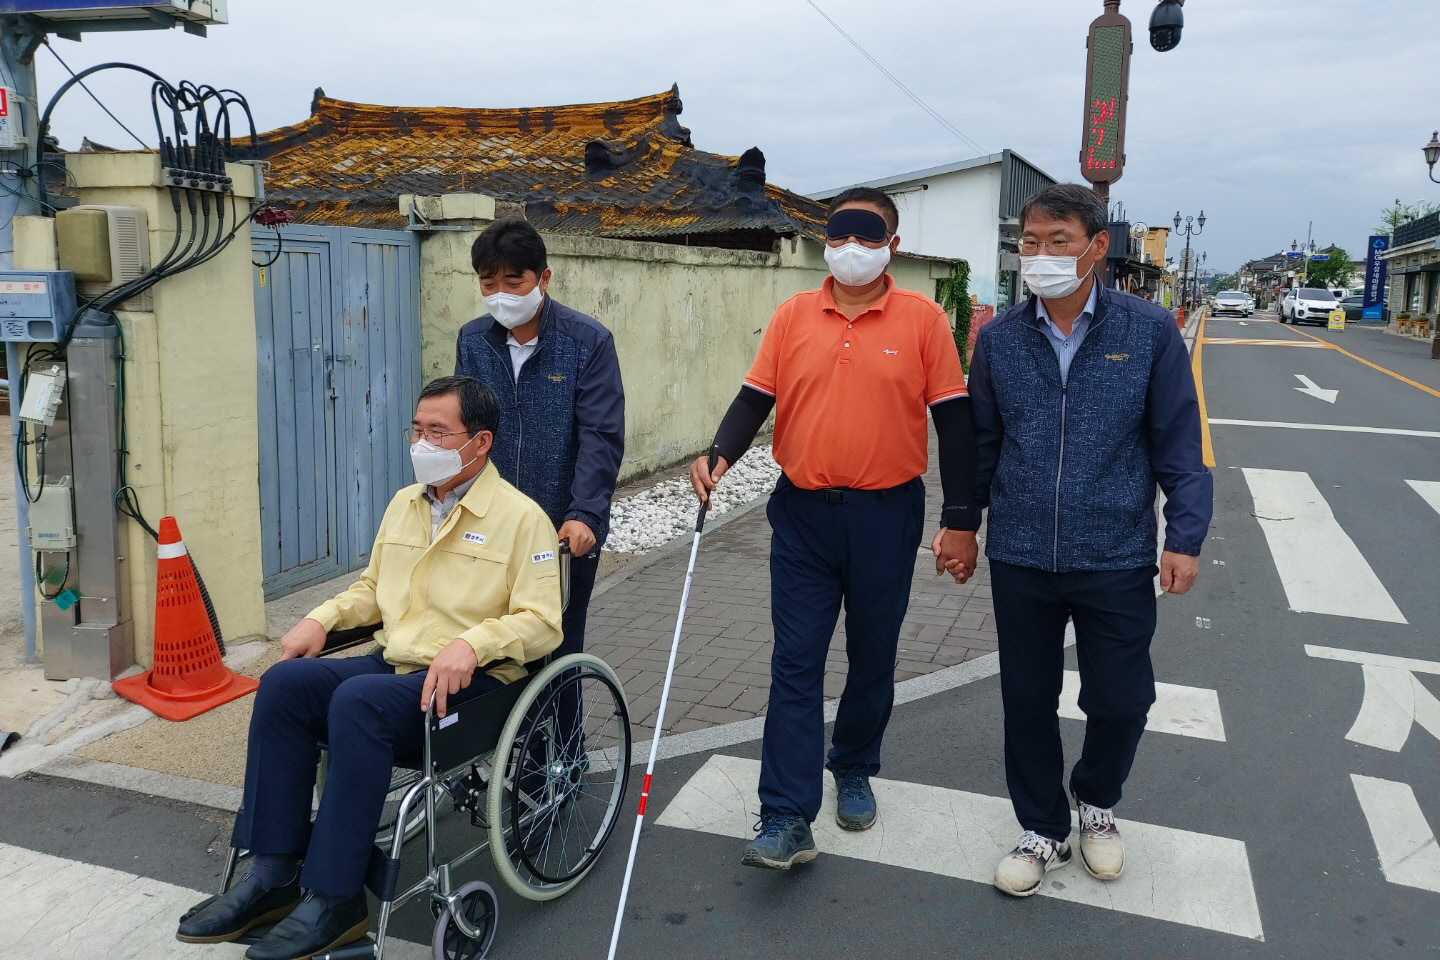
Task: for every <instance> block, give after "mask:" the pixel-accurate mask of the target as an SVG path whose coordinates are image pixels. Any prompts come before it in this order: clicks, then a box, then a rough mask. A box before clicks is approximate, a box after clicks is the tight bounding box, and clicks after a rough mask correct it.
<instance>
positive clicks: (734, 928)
mask: <svg viewBox="0 0 1440 960" xmlns="http://www.w3.org/2000/svg"><path fill="white" fill-rule="evenodd" d="M1306 334H1309V336H1308V337H1307V336H1306ZM1252 340H1253V341H1259V342H1257V343H1245V342H1227V341H1252ZM1296 343H1305V344H1316V345H1313V346H1293V345H1292V346H1286V345H1281V344H1296ZM1336 346H1338V347H1340V348H1343V351H1345V352H1342V351H1341V350H1339V349H1334V348H1333V347H1336ZM1200 351H1201V352H1200V357H1201V359H1200V364H1201V367H1202V371H1203V383H1204V392H1205V403H1206V412H1207V415H1208V418H1209V431H1210V435H1211V440H1212V446H1213V451H1214V459H1215V467H1214V470H1215V479H1216V485H1215V487H1216V504H1215V506H1216V519H1215V523H1214V525H1213V527H1212V530H1211V538H1210V541H1209V543H1208V544H1207V547H1206V550H1205V553H1204V556H1203V557H1202V569H1201V578H1200V581H1199V583H1198V585H1197V587H1196V588H1195V590H1194V591H1192V592H1191V593H1190V594H1188V595H1186V596H1184V597H1168V596H1167V597H1162V598H1161V599H1160V601H1159V602H1160V625H1159V629H1158V632H1157V636H1156V641H1155V646H1154V659H1155V665H1156V675H1157V678H1158V679H1159V680H1160V681H1162V682H1163V683H1164V684H1168V685H1171V686H1169V687H1167V688H1166V689H1165V690H1164V691H1163V692H1162V698H1161V700H1162V702H1161V703H1157V708H1156V710H1155V711H1153V712H1152V717H1151V721H1152V730H1151V732H1150V733H1148V734H1147V735H1146V737H1145V739H1144V740H1143V742H1142V744H1141V748H1140V754H1139V757H1138V759H1137V762H1136V765H1135V769H1134V772H1133V774H1132V776H1131V779H1130V781H1129V783H1128V785H1127V790H1126V796H1125V798H1124V800H1123V801H1122V802H1121V804H1120V805H1119V806H1118V807H1117V814H1118V816H1119V817H1120V819H1121V826H1122V830H1126V831H1127V833H1126V835H1127V837H1129V838H1130V847H1129V849H1130V854H1131V861H1130V866H1129V868H1128V869H1127V875H1126V877H1124V878H1123V879H1122V880H1120V881H1119V882H1117V883H1115V884H1113V885H1101V884H1100V883H1099V882H1098V881H1095V880H1093V879H1091V878H1090V877H1089V876H1087V875H1086V874H1085V873H1084V871H1083V870H1082V869H1081V868H1080V867H1079V866H1078V865H1074V864H1072V865H1071V866H1070V867H1068V868H1066V869H1064V870H1062V871H1059V872H1056V873H1054V874H1052V875H1051V879H1050V880H1049V881H1048V882H1047V889H1046V895H1044V896H1038V897H1033V898H1030V899H1028V900H1013V899H1010V898H1007V897H1004V896H1003V895H1001V894H999V893H998V892H997V891H995V890H994V889H993V888H992V887H991V886H990V885H989V884H988V882H987V879H988V875H989V873H990V872H991V871H992V870H993V867H994V862H995V858H997V857H998V856H999V855H1000V854H1001V853H1003V852H1004V850H1005V849H1006V848H1008V846H1009V844H1010V843H1012V842H1013V840H1014V838H1015V835H1016V834H1018V828H1017V827H1015V825H1014V824H1013V820H1009V819H1008V803H1006V802H1005V801H1004V800H1003V798H1004V797H1005V783H1004V773H1003V767H1002V764H1001V762H1000V757H1001V743H1000V701H999V685H998V678H997V677H996V676H994V675H993V672H991V673H989V674H987V673H986V672H985V664H984V663H980V664H979V665H978V666H977V667H976V668H975V669H971V670H970V672H969V673H968V674H965V675H963V676H961V675H959V674H957V675H956V676H957V680H956V683H955V685H954V686H953V688H952V689H949V690H946V691H944V692H941V693H938V694H936V695H934V696H930V697H927V698H924V699H920V700H916V701H914V702H911V703H908V704H903V705H901V706H899V707H897V709H896V711H895V715H894V719H893V721H892V724H891V727H890V731H889V734H888V736H887V745H886V764H885V769H884V770H883V771H882V774H881V776H882V778H884V782H882V783H880V784H879V785H878V787H877V790H878V792H879V794H880V801H881V819H880V823H879V825H877V827H876V828H875V830H874V831H871V832H870V833H869V834H862V835H855V836H846V837H839V836H834V835H833V831H827V832H824V833H822V835H821V837H820V844H821V849H822V851H823V852H822V855H821V856H820V858H819V859H818V860H817V861H815V862H814V863H813V864H811V865H809V866H807V867H804V868H801V869H797V870H794V871H792V872H790V873H789V874H781V873H773V872H768V871H758V870H752V869H747V868H744V867H741V866H740V865H739V855H740V851H741V847H742V843H743V841H742V840H741V839H739V837H740V835H742V834H743V833H744V830H745V828H746V827H748V825H749V819H750V818H751V817H752V816H753V810H754V798H753V776H751V774H750V771H751V769H752V768H751V766H750V764H751V763H752V762H753V760H754V759H755V758H757V757H758V743H757V742H755V741H748V742H742V743H738V744H733V745H727V746H722V747H717V748H715V749H707V750H701V751H700V752H697V753H694V754H691V755H688V756H681V757H677V758H675V759H671V760H667V761H664V762H662V763H661V764H660V766H659V767H658V768H657V770H656V774H655V780H654V789H653V791H652V796H651V800H650V806H649V816H648V819H647V825H646V828H645V834H644V836H643V837H642V840H641V845H640V856H639V861H638V864H637V867H636V873H635V880H634V883H633V886H632V890H631V894H630V907H629V909H628V910H627V917H626V923H625V928H624V937H623V940H622V948H621V951H620V955H621V956H624V957H637V958H640V957H644V958H650V957H655V958H660V957H687V958H693V960H708V958H734V957H772V956H787V957H801V958H803V957H816V958H819V957H835V956H840V957H862V956H900V957H909V958H915V960H920V958H929V957H935V958H941V957H944V958H950V957H953V956H956V955H966V956H978V957H1015V956H1038V957H1059V956H1082V957H1086V956H1113V957H1134V958H1141V957H1145V958H1149V957H1156V956H1164V957H1207V958H1209V957H1275V958H1280V957H1306V958H1332V957H1333V958H1348V957H1425V956H1435V955H1437V954H1440V919H1437V918H1440V909H1437V908H1440V851H1437V847H1436V841H1435V836H1434V831H1435V829H1436V828H1437V827H1440V790H1437V787H1440V742H1437V740H1440V702H1437V701H1436V700H1435V696H1436V694H1437V693H1440V662H1437V661H1440V648H1437V639H1440V638H1437V635H1436V629H1435V625H1436V624H1437V623H1440V595H1437V592H1436V590H1435V574H1436V562H1437V559H1440V556H1437V553H1440V551H1437V546H1436V545H1437V544H1440V435H1426V434H1440V415H1437V414H1440V363H1432V362H1431V361H1429V360H1428V358H1427V357H1426V356H1425V355H1422V354H1421V345H1420V344H1418V343H1417V342H1414V341H1406V340H1403V339H1401V338H1393V337H1389V336H1385V335H1383V334H1379V333H1376V332H1373V331H1366V330H1350V331H1346V332H1343V333H1341V332H1332V331H1322V330H1319V329H1317V328H1302V329H1301V330H1298V331H1297V330H1295V329H1292V328H1289V327H1282V326H1280V325H1278V324H1275V323H1273V322H1268V321H1267V319H1266V318H1265V317H1264V316H1261V317H1255V318H1250V319H1248V320H1247V321H1246V322H1245V323H1244V324H1243V325H1242V324H1241V323H1240V322H1239V321H1233V320H1219V321H1215V320H1212V321H1208V322H1207V324H1206V328H1205V330H1204V332H1203V337H1202V341H1201V343H1200ZM1347 354H1348V355H1347ZM1362 359H1363V360H1368V361H1369V362H1370V364H1373V365H1374V366H1371V365H1367V364H1366V363H1365V362H1362ZM1377 366H1378V367H1382V368H1384V370H1381V369H1376V367H1377ZM1385 371H1390V373H1387V372H1385ZM1392 373H1393V374H1398V375H1399V376H1400V377H1404V378H1406V379H1408V380H1410V381H1413V383H1407V382H1405V381H1404V380H1401V379H1398V378H1397V376H1393V375H1391V374H1392ZM1297 375H1300V376H1304V377H1306V378H1308V380H1309V381H1310V384H1313V389H1312V387H1311V386H1309V385H1307V384H1306V383H1305V382H1304V381H1302V380H1300V379H1298V377H1297ZM1299 387H1304V388H1305V392H1302V391H1301V390H1300V389H1297V388H1299ZM1329 390H1338V391H1339V392H1338V394H1336V395H1335V397H1334V402H1333V403H1332V402H1330V401H1329V400H1327V399H1324V398H1323V394H1324V392H1325V391H1329ZM1427 390H1428V391H1433V392H1427ZM1315 393H1320V394H1322V396H1317V395H1314V394H1315ZM1218 421H1227V422H1218ZM1237 421H1239V422H1237ZM1276 424H1290V425H1296V424H1299V425H1306V426H1304V427H1302V428H1296V427H1294V426H1282V425H1276ZM1327 426H1329V427H1334V426H1340V427H1348V428H1363V429H1350V430H1333V429H1317V427H1327ZM1377 430H1378V431H1403V432H1374V431H1377ZM676 586H677V594H678V587H679V584H677V585H676ZM1386 658H1389V659H1386ZM1427 665H1428V666H1427ZM1432 668H1433V670H1432ZM1070 669H1074V664H1073V651H1072V653H1071V664H1070ZM1427 671H1430V672H1427ZM967 678H968V679H969V680H970V682H965V683H959V682H958V680H964V679H967ZM1427 698H1428V699H1427ZM1431 703H1434V704H1435V707H1434V710H1433V711H1432V709H1431V707H1430V706H1429V704H1431ZM1362 704H1363V705H1364V708H1363V709H1362ZM1063 730H1064V734H1065V737H1066V747H1067V754H1068V755H1069V756H1071V757H1073V756H1074V755H1075V754H1076V752H1077V751H1078V748H1079V742H1080V737H1081V734H1082V732H1083V724H1082V723H1081V722H1080V721H1079V720H1078V719H1067V720H1065V721H1064V722H1063ZM638 779H639V778H638V771H637V775H636V777H635V778H634V779H633V780H632V786H631V798H630V800H629V802H628V804H627V808H626V814H625V817H624V819H623V820H622V822H621V825H620V827H619V828H618V829H617V830H616V833H615V836H614V838H613V839H612V841H611V847H610V849H609V850H608V851H607V852H606V854H605V856H604V857H603V858H602V861H601V863H600V864H599V865H598V866H597V867H596V869H595V870H594V871H593V872H592V874H591V875H590V876H589V877H588V878H587V879H586V881H585V882H584V883H583V884H581V886H580V887H579V888H577V889H576V890H575V891H574V892H573V893H571V894H570V895H568V896H567V897H566V898H564V899H563V900H560V901H557V902H553V903H544V904H535V903H528V902H524V901H522V900H520V899H519V898H518V897H516V896H514V895H513V894H510V893H508V892H507V891H505V890H503V889H502V890H501V928H500V933H499V937H498V939H497V942H496V946H495V950H494V955H495V956H497V957H501V958H514V957H527V958H540V957H545V958H549V957H555V956H575V957H581V956H589V957H601V956H604V954H605V950H606V946H607V945H608V942H609V935H610V929H611V924H612V922H613V919H614V911H615V904H616V898H617V895H618V891H619V886H620V880H621V875H622V873H623V868H624V857H625V851H626V849H627V846H628V842H629V839H630V830H631V823H632V817H631V814H630V811H631V810H633V803H634V794H635V790H636V786H637V784H636V783H635V781H637V780H638ZM732 795H733V797H732ZM747 796H748V800H747ZM1407 798H1408V799H1407ZM732 800H733V801H734V802H732ZM0 810H4V811H5V815H4V816H3V817H0V844H8V845H12V846H14V847H19V848H24V849H27V850H35V851H40V852H42V853H47V854H51V855H53V856H56V857H61V858H66V859H71V860H78V861H82V862H85V863H92V864H98V865H101V866H105V867H108V868H111V869H113V870H118V871H122V872H125V873H128V874H132V875H136V876H141V877H149V878H153V879H156V880H163V881H165V882H167V883H171V884H176V885H179V886H182V887H190V888H193V889H197V890H200V889H208V888H210V887H211V886H213V884H214V882H215V880H216V877H217V876H218V870H219V864H220V855H221V851H222V849H223V845H224V838H225V836H226V834H227V833H228V821H227V818H225V817H224V816H221V815H218V814H216V813H214V812H211V811H205V810H201V809H199V808H194V807H187V806H184V805H180V804H173V803H165V802H158V801H155V800H152V799H148V798H145V797H141V796H138V795H134V794H127V793H124V792H120V791H111V790H105V789H99V788H92V787H80V786H76V785H73V784H69V783H65V782H59V781H54V782H40V781H19V782H17V781H3V780H0ZM825 816H827V813H825V812H822V818H824V817H825ZM468 831H469V828H468V827H466V826H465V824H464V822H463V819H462V818H459V817H449V818H447V819H446V820H445V821H444V829H443V834H444V836H443V838H442V843H443V842H447V841H448V842H452V843H453V842H459V841H462V840H463V839H464V836H463V835H464V834H466V833H468ZM727 832H728V833H727ZM467 871H473V875H477V876H480V877H482V878H485V879H489V880H490V881H491V882H492V883H494V884H495V885H496V887H497V889H500V888H499V884H498V882H497V881H496V880H495V878H494V877H493V871H492V869H491V867H490V866H489V864H488V863H484V862H480V863H479V864H478V865H476V866H474V867H471V868H467ZM470 875H471V874H470V873H467V874H466V876H467V877H468V876H470ZM3 887H4V879H3V877H0V889H3ZM430 926H431V920H430V916H429V913H428V911H426V910H425V909H424V908H423V907H414V906H412V907H409V908H407V909H406V910H405V911H401V912H400V913H399V914H398V915H397V917H396V919H395V926H394V927H392V930H393V932H394V933H395V934H396V935H397V936H398V937H400V938H402V939H403V940H407V941H410V942H411V943H416V944H418V943H424V942H428V940H429V936H430ZM206 949H209V948H196V950H197V951H199V952H196V953H194V956H196V957H203V956H211V955H216V956H218V955H219V954H217V953H209V954H207V953H205V952H204V950H206ZM4 951H5V948H4V944H3V937H0V955H4ZM56 955H57V956H59V955H62V954H59V953H57V954H56ZM63 955H65V956H69V955H72V954H70V953H65V954H63ZM231 955H233V954H226V956H231Z"/></svg>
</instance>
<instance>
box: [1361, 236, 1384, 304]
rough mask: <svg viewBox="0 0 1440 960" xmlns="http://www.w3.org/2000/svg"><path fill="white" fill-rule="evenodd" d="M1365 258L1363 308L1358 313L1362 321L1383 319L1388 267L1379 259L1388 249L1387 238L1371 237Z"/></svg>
mask: <svg viewBox="0 0 1440 960" xmlns="http://www.w3.org/2000/svg"><path fill="white" fill-rule="evenodd" d="M1368 246H1369V250H1368V252H1367V254H1366V256H1365V306H1364V309H1363V310H1362V311H1361V313H1360V317H1361V319H1363V320H1383V319H1384V318H1385V273H1386V267H1388V266H1389V264H1387V263H1386V262H1385V261H1384V260H1381V259H1380V254H1382V253H1384V252H1385V251H1386V250H1388V249H1390V238H1389V237H1371V238H1370V243H1369V245H1368Z"/></svg>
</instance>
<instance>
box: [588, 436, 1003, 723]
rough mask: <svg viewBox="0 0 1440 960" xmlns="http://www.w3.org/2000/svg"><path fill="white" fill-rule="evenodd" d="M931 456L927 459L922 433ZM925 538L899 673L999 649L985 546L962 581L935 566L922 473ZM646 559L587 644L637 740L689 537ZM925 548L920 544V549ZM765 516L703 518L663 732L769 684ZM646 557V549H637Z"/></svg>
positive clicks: (607, 606) (829, 663)
mask: <svg viewBox="0 0 1440 960" xmlns="http://www.w3.org/2000/svg"><path fill="white" fill-rule="evenodd" d="M931 445H932V450H931V457H930V462H931V464H932V465H933V464H935V463H936V457H935V452H934V449H933V446H934V438H933V437H932V438H931ZM925 479H926V490H927V498H926V499H927V507H926V514H925V515H926V518H927V522H926V533H925V542H924V543H923V544H916V551H917V552H916V558H915V579H914V585H913V587H912V589H911V591H910V606H909V610H908V612H907V614H906V616H905V620H904V623H903V625H902V627H901V631H900V646H899V653H898V656H897V662H896V671H895V679H896V680H897V681H898V680H908V679H910V678H911V677H918V676H921V675H923V674H927V673H931V672H933V671H935V670H939V669H941V668H943V667H948V666H952V665H954V664H957V663H961V662H964V661H966V660H970V659H973V658H975V657H977V656H980V655H982V654H986V653H990V652H992V651H993V650H995V648H996V639H995V627H994V623H993V612H994V611H993V607H992V606H991V603H990V571H989V566H988V564H987V563H986V562H985V559H984V555H983V543H984V541H983V538H982V541H981V545H982V555H981V559H980V564H979V570H978V571H977V572H976V575H975V576H974V577H972V578H971V579H970V582H969V583H966V584H963V585H960V584H956V583H955V582H954V581H953V580H951V579H950V578H949V577H936V576H935V572H934V561H933V560H932V559H931V557H930V551H929V538H930V537H931V536H933V534H934V532H935V527H934V526H933V523H934V520H933V518H937V517H938V516H939V490H940V479H939V476H938V472H937V471H936V470H935V469H933V468H932V470H931V473H930V475H928V476H927V477H926V478H925ZM664 549H665V551H666V552H665V553H664V554H663V555H662V556H660V557H658V558H657V559H655V560H654V561H653V562H650V563H648V564H642V562H635V563H632V564H631V565H630V567H629V568H627V569H622V570H621V571H619V572H618V573H617V577H619V578H620V579H619V580H618V582H615V583H613V584H606V585H605V588H604V592H603V593H601V594H600V595H598V596H596V597H595V598H594V599H593V600H592V601H591V603H590V617H589V627H588V629H587V633H586V640H585V648H586V650H587V651H588V652H590V653H593V654H595V655H596V656H599V657H601V658H602V659H604V660H605V661H606V662H607V663H609V664H610V665H611V666H613V667H614V668H615V671H616V673H618V674H619V675H620V679H621V682H622V683H623V684H624V685H625V694H626V697H627V699H628V700H629V703H630V715H631V723H632V727H633V734H634V737H635V739H636V741H637V742H638V741H641V740H645V739H648V738H649V737H650V736H651V734H652V732H653V729H654V725H655V714H656V712H657V710H658V709H659V706H660V692H661V688H662V686H663V685H664V680H665V664H666V661H667V659H668V658H669V654H670V641H671V638H672V636H673V635H674V631H675V617H676V614H677V613H678V611H679V606H680V591H681V589H682V588H683V586H684V583H685V567H686V564H687V563H688V562H689V559H690V538H689V537H688V536H687V537H685V538H683V542H681V543H676V544H672V545H671V546H670V547H668V548H664ZM922 549H923V550H924V553H923V555H922V554H921V553H920V550H922ZM769 551H770V525H769V523H768V522H767V521H766V519H765V510H764V504H763V500H762V502H761V503H760V504H758V505H757V506H755V507H754V508H752V509H750V510H749V511H748V512H746V513H744V514H743V515H740V516H735V517H733V518H731V519H729V520H728V522H725V523H723V524H721V525H718V526H712V527H709V528H707V531H706V533H705V535H704V537H703V538H702V540H701V543H700V555H699V557H698V558H697V560H696V564H695V579H694V582H693V584H692V585H691V588H690V605H689V608H688V610H687V611H686V616H685V627H684V632H683V634H682V635H681V638H680V651H679V654H678V655H677V657H676V664H675V679H674V681H673V683H672V685H671V688H670V703H669V705H668V707H667V708H666V716H665V720H666V723H665V726H666V730H665V732H666V733H684V732H686V731H690V730H699V729H702V728H704V727H711V726H716V725H719V724H724V723H729V722H731V721H735V720H748V719H751V718H753V717H757V716H761V715H763V714H764V713H765V706H766V701H767V699H768V694H769V687H770V653H771V646H772V643H773V638H772V635H771V629H770V577H769ZM646 559H647V560H648V559H649V558H646ZM845 672H846V661H845V629H844V617H843V616H842V617H841V623H840V625H839V626H838V627H837V629H836V632H835V639H834V640H833V641H832V643H831V646H830V653H829V656H828V658H827V660H826V668H825V697H826V699H827V700H829V699H834V698H836V697H838V696H839V695H840V692H841V690H842V689H843V688H844V685H845Z"/></svg>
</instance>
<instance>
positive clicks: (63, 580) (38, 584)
mask: <svg viewBox="0 0 1440 960" xmlns="http://www.w3.org/2000/svg"><path fill="white" fill-rule="evenodd" d="M51 552H55V551H49V550H45V551H41V550H36V551H35V590H36V591H37V592H38V593H39V594H40V596H41V597H42V598H43V599H45V600H54V599H56V598H57V597H59V596H60V594H62V593H64V592H65V585H66V584H67V583H69V582H70V551H69V550H66V551H65V572H64V573H63V574H62V575H61V576H60V585H59V586H58V587H56V588H55V592H54V593H46V592H45V573H44V569H43V568H42V567H41V565H40V554H41V553H51Z"/></svg>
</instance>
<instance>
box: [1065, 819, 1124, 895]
mask: <svg viewBox="0 0 1440 960" xmlns="http://www.w3.org/2000/svg"><path fill="white" fill-rule="evenodd" d="M1075 804H1076V806H1078V807H1079V808H1080V862H1081V863H1083V864H1084V865H1085V869H1086V870H1087V871H1088V872H1089V873H1090V876H1092V877H1094V878H1095V879H1096V880H1117V879H1119V877H1120V874H1121V873H1122V872H1123V871H1124V870H1125V841H1124V840H1121V839H1120V828H1119V827H1117V826H1115V811H1113V810H1107V809H1105V808H1104V807H1092V806H1090V804H1088V803H1085V802H1084V801H1083V800H1076V801H1075Z"/></svg>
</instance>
